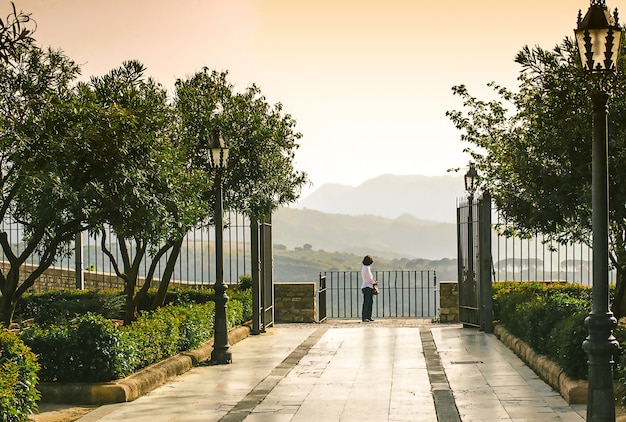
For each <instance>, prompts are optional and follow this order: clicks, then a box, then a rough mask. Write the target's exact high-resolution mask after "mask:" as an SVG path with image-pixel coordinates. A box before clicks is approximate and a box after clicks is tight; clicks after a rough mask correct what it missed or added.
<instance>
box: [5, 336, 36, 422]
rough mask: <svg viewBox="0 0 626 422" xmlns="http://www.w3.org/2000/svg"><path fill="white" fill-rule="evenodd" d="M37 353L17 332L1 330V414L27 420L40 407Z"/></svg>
mask: <svg viewBox="0 0 626 422" xmlns="http://www.w3.org/2000/svg"><path fill="white" fill-rule="evenodd" d="M38 369H39V367H38V365H37V359H36V357H35V354H34V353H33V352H31V351H30V350H29V349H28V347H27V346H26V345H25V344H24V343H23V342H22V340H20V339H19V338H18V337H17V336H16V335H14V334H12V333H10V332H8V331H0V417H1V418H2V420H3V421H26V420H28V415H29V414H30V413H32V412H33V411H35V410H36V409H37V401H38V400H39V392H38V391H37V389H36V385H37V382H38V378H37V370H38Z"/></svg>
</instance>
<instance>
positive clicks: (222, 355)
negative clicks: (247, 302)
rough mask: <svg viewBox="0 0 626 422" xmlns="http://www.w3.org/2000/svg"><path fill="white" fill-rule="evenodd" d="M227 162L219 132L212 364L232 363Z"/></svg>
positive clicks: (213, 153)
mask: <svg viewBox="0 0 626 422" xmlns="http://www.w3.org/2000/svg"><path fill="white" fill-rule="evenodd" d="M227 162H228V148H227V147H226V145H225V144H224V140H223V139H222V137H221V136H220V134H219V132H215V133H213V135H212V136H211V143H210V145H209V167H210V168H211V169H213V170H215V210H214V211H215V212H214V214H215V215H214V218H215V287H214V290H215V295H214V297H213V299H214V301H215V327H214V334H213V351H212V352H211V363H212V364H226V363H230V362H231V361H232V355H231V352H230V350H229V348H230V346H229V344H228V325H227V323H226V302H228V295H227V294H226V289H227V288H228V287H227V286H226V284H225V283H224V239H223V229H224V222H223V213H224V204H223V194H222V173H223V171H224V169H225V168H226V165H227Z"/></svg>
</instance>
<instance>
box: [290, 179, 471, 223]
mask: <svg viewBox="0 0 626 422" xmlns="http://www.w3.org/2000/svg"><path fill="white" fill-rule="evenodd" d="M465 195H466V194H465V192H464V186H463V177H462V176H459V175H455V176H422V175H409V176H397V175H390V174H387V175H382V176H378V177H376V178H374V179H370V180H368V181H366V182H364V183H362V184H361V185H359V186H356V187H352V186H345V185H339V184H325V185H322V186H321V187H319V188H318V189H317V190H315V191H313V192H312V193H311V194H309V195H308V196H306V197H305V198H303V199H301V200H300V201H299V202H298V203H297V204H296V205H295V206H294V207H295V208H299V209H311V210H317V211H323V212H327V213H331V214H347V215H378V216H381V217H386V218H397V217H400V216H401V215H404V214H409V215H412V216H414V217H417V218H419V219H421V220H430V221H438V222H445V223H454V222H455V221H456V201H457V199H458V198H460V197H464V196H465Z"/></svg>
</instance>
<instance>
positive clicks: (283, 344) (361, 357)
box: [80, 320, 584, 422]
mask: <svg viewBox="0 0 626 422" xmlns="http://www.w3.org/2000/svg"><path fill="white" fill-rule="evenodd" d="M420 330H421V331H422V334H420ZM428 333H430V334H431V336H429V335H428ZM430 337H432V339H431V340H429V338H430ZM428 341H431V343H432V341H434V344H435V347H434V348H432V353H434V354H436V355H437V356H431V358H427V357H428V356H429V355H430V352H428V351H427V353H426V355H425V353H424V347H426V348H427V349H428V347H429V346H428ZM424 345H425V346H424ZM231 350H232V353H233V363H232V364H230V365H222V366H200V367H196V368H194V369H192V370H191V371H189V372H188V373H186V374H185V375H183V376H181V377H179V378H177V379H176V380H175V381H174V382H172V383H169V384H167V385H165V386H163V387H161V388H159V389H157V390H155V391H153V392H152V393H150V394H148V395H146V396H144V397H141V398H139V399H137V400H136V401H134V402H131V403H123V404H116V405H107V406H102V407H100V408H98V409H97V410H95V411H93V412H91V413H89V414H88V415H86V416H84V417H83V418H81V419H80V421H81V422H89V421H131V420H132V421H150V422H159V421H224V422H231V421H244V420H245V421H247V422H256V421H294V422H296V421H427V422H428V421H437V414H439V415H440V419H439V421H440V422H451V421H454V420H457V421H458V420H459V415H460V420H462V421H464V422H467V421H532V420H536V421H553V420H554V421H560V420H563V421H582V420H583V417H582V416H581V415H582V414H584V406H582V407H579V408H576V409H573V408H572V407H570V406H568V405H567V403H565V401H563V399H561V397H560V396H559V395H558V393H556V392H554V391H553V390H552V389H551V388H550V387H549V386H547V385H546V384H545V383H543V382H542V381H541V380H540V379H539V378H538V377H537V376H536V375H535V374H534V373H533V372H532V371H531V370H530V369H528V368H527V367H526V366H525V365H524V364H523V363H522V362H521V361H520V360H519V359H518V358H517V357H516V356H515V355H514V354H513V353H512V352H511V351H510V350H509V349H508V348H506V346H504V345H503V344H501V343H500V342H499V341H498V340H497V339H496V338H495V337H494V336H493V335H490V334H485V333H482V332H479V331H477V330H474V329H463V328H461V326H458V325H454V326H447V325H431V324H429V323H428V322H426V321H419V320H384V321H376V322H374V323H367V324H363V323H360V322H355V321H341V322H338V321H335V322H329V323H324V324H320V325H313V324H311V325H306V324H295V325H278V326H277V327H275V328H272V329H270V330H269V331H268V332H267V333H265V334H263V335H260V336H251V337H249V338H247V339H245V340H243V341H242V342H240V343H237V344H235V345H234V346H232V347H231ZM436 358H437V359H439V362H440V366H439V367H437V366H436V360H437V359H436ZM441 367H443V371H442V370H441ZM438 368H439V369H438ZM442 372H443V373H442ZM433 380H436V381H435V382H433ZM446 381H447V383H446ZM450 390H451V391H452V395H450V394H448V396H450V400H448V401H446V399H445V392H446V391H448V393H449V391H450ZM440 392H443V393H444V394H443V395H442V396H441V397H444V398H443V399H441V400H435V399H434V398H433V397H434V396H435V397H439V394H438V393H440ZM452 397H453V398H452ZM455 403H456V408H457V409H458V411H456V412H455V411H454V410H456V409H453V407H454V404H455ZM437 407H439V409H437ZM455 415H456V416H455Z"/></svg>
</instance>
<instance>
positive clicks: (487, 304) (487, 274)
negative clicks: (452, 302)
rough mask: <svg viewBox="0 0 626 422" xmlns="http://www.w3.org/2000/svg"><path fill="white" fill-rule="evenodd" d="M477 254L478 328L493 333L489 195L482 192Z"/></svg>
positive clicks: (487, 192)
mask: <svg viewBox="0 0 626 422" xmlns="http://www.w3.org/2000/svg"><path fill="white" fill-rule="evenodd" d="M478 218H479V221H478V225H479V227H478V231H479V232H478V240H479V247H478V255H479V265H480V271H479V273H480V328H481V329H482V330H483V331H484V332H486V333H493V286H492V284H491V262H492V259H491V195H490V194H489V191H485V192H483V195H482V198H481V200H480V206H479V209H478Z"/></svg>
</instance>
